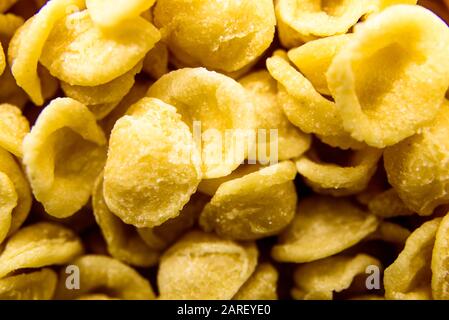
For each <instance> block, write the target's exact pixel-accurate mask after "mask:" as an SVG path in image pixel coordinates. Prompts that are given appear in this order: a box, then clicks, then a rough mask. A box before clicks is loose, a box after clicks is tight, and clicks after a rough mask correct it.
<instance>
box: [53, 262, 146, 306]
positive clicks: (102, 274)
mask: <svg viewBox="0 0 449 320" xmlns="http://www.w3.org/2000/svg"><path fill="white" fill-rule="evenodd" d="M70 265H73V266H76V267H78V269H79V281H80V283H79V289H78V290H69V289H67V287H66V281H69V280H70V279H68V278H67V274H66V273H65V272H64V270H62V271H61V274H60V276H59V282H58V287H57V290H56V295H55V297H56V299H63V300H71V299H76V298H79V297H82V296H84V295H86V294H96V293H97V294H98V293H99V294H106V296H108V297H110V298H118V299H123V300H152V299H154V298H155V296H154V292H153V289H152V288H151V285H150V283H149V282H148V281H147V280H146V279H145V278H143V277H142V276H141V275H140V274H139V273H137V271H135V270H134V269H133V268H131V267H129V266H127V265H126V264H123V263H121V262H120V261H118V260H115V259H113V258H110V257H107V256H101V255H85V256H82V257H79V258H77V259H76V260H74V261H72V262H70Z"/></svg>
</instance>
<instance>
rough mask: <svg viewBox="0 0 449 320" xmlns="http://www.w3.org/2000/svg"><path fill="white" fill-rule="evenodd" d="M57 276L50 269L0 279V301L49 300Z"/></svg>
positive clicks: (53, 290)
mask: <svg viewBox="0 0 449 320" xmlns="http://www.w3.org/2000/svg"><path fill="white" fill-rule="evenodd" d="M57 281H58V275H57V274H56V272H54V271H53V270H51V269H48V268H44V269H42V270H39V271H33V272H30V273H22V274H18V275H13V276H9V277H5V278H2V279H0V299H1V300H51V299H52V298H53V297H54V293H55V290H56V284H57Z"/></svg>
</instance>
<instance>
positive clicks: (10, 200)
mask: <svg viewBox="0 0 449 320" xmlns="http://www.w3.org/2000/svg"><path fill="white" fill-rule="evenodd" d="M17 198H18V197H17V193H16V190H15V189H14V184H13V183H12V181H11V180H10V179H9V178H8V176H7V175H6V174H5V173H3V172H1V171H0V243H2V242H3V240H4V239H5V237H6V236H7V234H8V232H9V228H10V227H11V214H12V210H13V209H14V208H15V207H16V205H17Z"/></svg>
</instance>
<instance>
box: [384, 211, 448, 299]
mask: <svg viewBox="0 0 449 320" xmlns="http://www.w3.org/2000/svg"><path fill="white" fill-rule="evenodd" d="M440 222H441V218H436V219H433V220H431V221H428V222H425V223H423V224H422V225H421V226H420V227H419V228H417V229H416V230H415V231H413V232H412V234H411V235H410V237H409V238H408V239H407V241H406V242H405V247H404V250H402V252H401V253H400V254H399V256H398V257H397V258H396V260H395V261H394V262H393V263H392V264H391V265H390V266H389V267H388V268H387V269H385V272H384V287H385V297H386V298H387V299H401V300H402V299H411V300H421V299H423V300H426V299H430V298H431V289H430V283H431V274H432V272H431V266H430V265H431V262H430V261H431V259H432V250H433V247H434V243H435V234H436V233H437V230H438V226H439V225H440Z"/></svg>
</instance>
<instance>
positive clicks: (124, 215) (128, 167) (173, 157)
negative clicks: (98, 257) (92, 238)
mask: <svg viewBox="0 0 449 320" xmlns="http://www.w3.org/2000/svg"><path fill="white" fill-rule="evenodd" d="M123 150H127V152H123ZM200 180H201V159H200V155H199V150H198V148H197V147H196V145H195V142H194V140H193V137H192V134H191V133H190V130H189V128H188V127H187V125H186V124H185V123H183V122H182V121H181V115H179V114H178V113H176V109H175V108H174V107H172V106H170V105H167V104H165V103H164V102H162V101H160V100H158V99H154V98H143V99H141V100H139V102H137V103H136V104H134V105H133V106H132V107H131V108H130V110H128V115H126V116H124V117H122V118H120V120H118V121H117V122H116V124H115V126H114V129H113V130H112V133H111V138H110V141H109V151H108V159H107V162H106V167H105V172H104V197H105V201H106V204H107V206H108V207H109V209H110V210H111V211H112V212H113V213H114V214H115V215H117V216H118V217H119V218H120V219H121V220H123V221H124V222H125V223H127V224H132V225H134V226H136V227H139V228H143V227H155V226H158V225H161V224H162V223H164V222H165V221H167V220H168V219H171V218H174V217H176V216H178V215H179V212H180V210H181V209H182V208H183V206H184V205H185V204H186V203H187V202H188V200H189V198H190V196H191V195H192V194H193V193H194V192H195V191H196V188H197V186H198V184H199V182H200Z"/></svg>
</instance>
